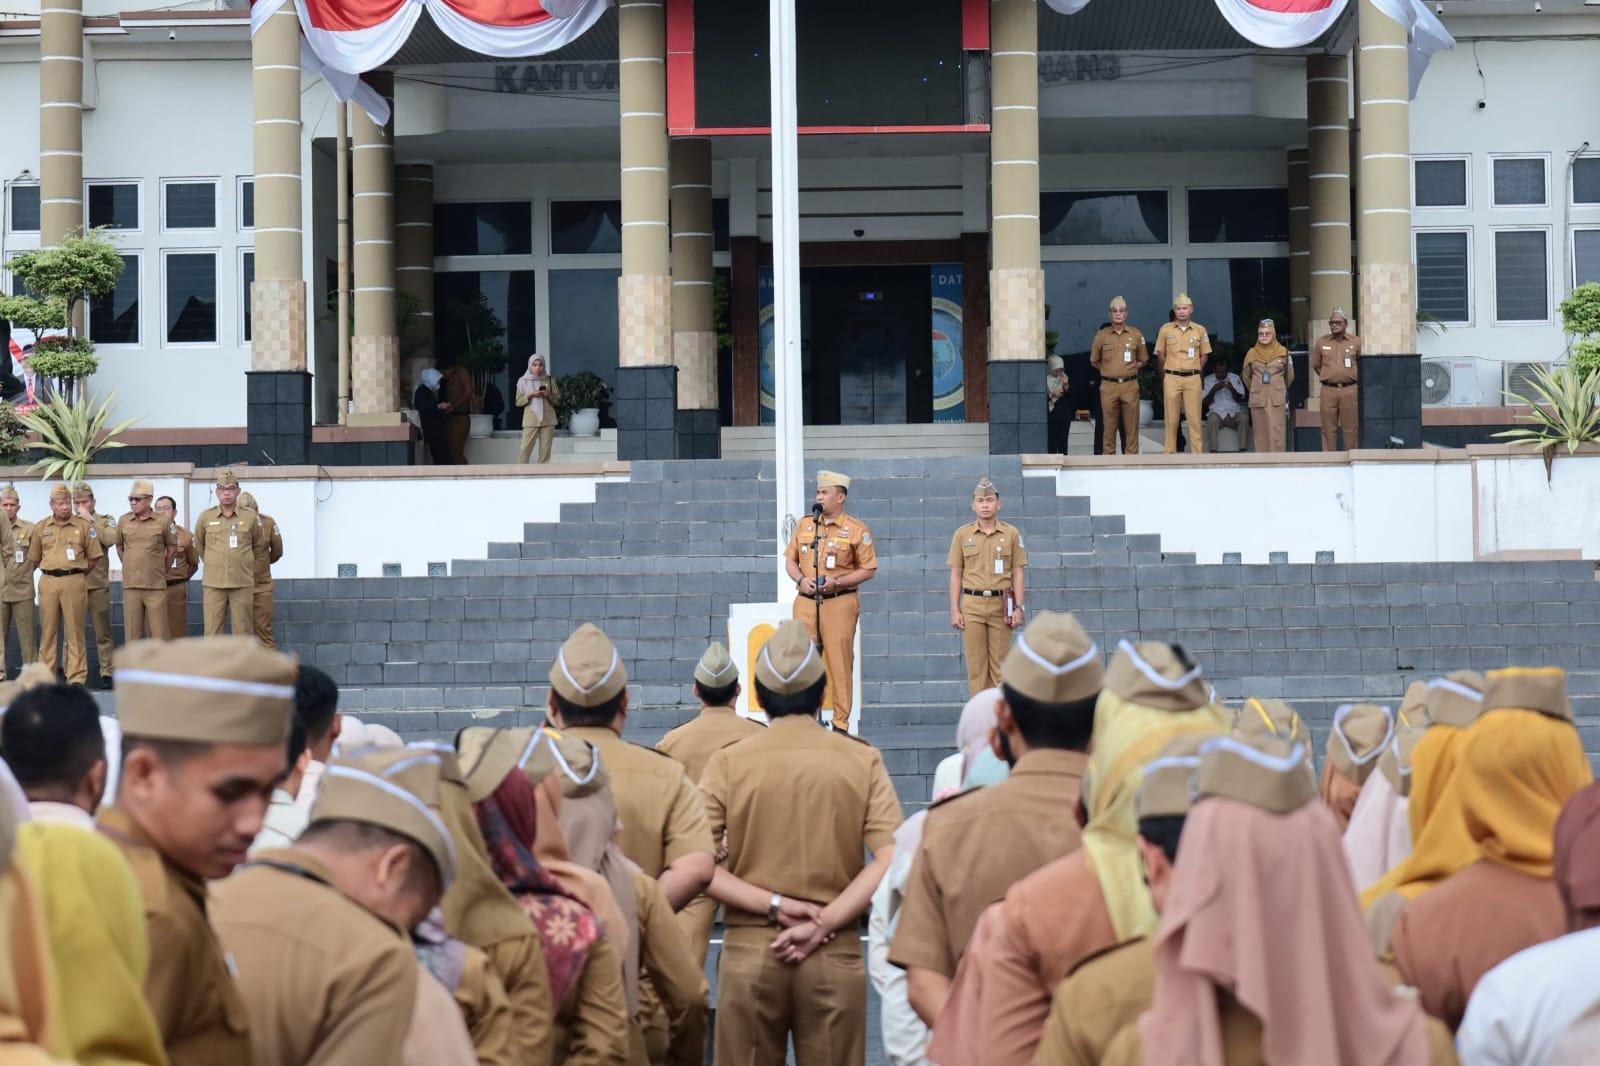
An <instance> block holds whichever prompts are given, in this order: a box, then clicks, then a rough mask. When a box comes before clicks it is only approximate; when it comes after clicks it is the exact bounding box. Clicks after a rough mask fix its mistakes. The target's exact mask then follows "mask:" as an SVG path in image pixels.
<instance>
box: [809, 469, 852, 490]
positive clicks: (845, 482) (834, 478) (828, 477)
mask: <svg viewBox="0 0 1600 1066" xmlns="http://www.w3.org/2000/svg"><path fill="white" fill-rule="evenodd" d="M817 488H819V489H835V488H837V489H844V490H845V491H846V492H849V491H850V477H849V475H848V474H840V473H837V472H835V471H833V470H818V471H817Z"/></svg>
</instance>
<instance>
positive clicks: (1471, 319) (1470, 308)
mask: <svg viewBox="0 0 1600 1066" xmlns="http://www.w3.org/2000/svg"><path fill="white" fill-rule="evenodd" d="M1419 233H1464V234H1466V235H1467V318H1466V321H1464V322H1450V321H1445V322H1443V324H1444V325H1446V326H1471V325H1473V324H1474V323H1475V322H1476V321H1477V317H1478V301H1477V300H1476V299H1475V297H1476V295H1477V293H1476V290H1475V288H1474V286H1473V284H1472V282H1473V278H1474V277H1475V276H1476V274H1477V270H1476V264H1477V260H1476V259H1474V258H1473V256H1474V255H1475V254H1476V251H1475V249H1474V247H1473V245H1474V240H1473V238H1474V236H1475V230H1474V229H1473V227H1471V226H1417V227H1416V228H1414V229H1413V230H1412V231H1411V262H1412V264H1413V266H1415V265H1416V263H1417V234H1419Z"/></svg>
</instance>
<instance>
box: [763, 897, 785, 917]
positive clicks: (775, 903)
mask: <svg viewBox="0 0 1600 1066" xmlns="http://www.w3.org/2000/svg"><path fill="white" fill-rule="evenodd" d="M782 908H783V897H782V896H781V895H779V894H778V893H776V892H774V893H773V894H772V901H771V902H769V903H768V904H767V921H769V922H776V921H777V920H778V912H779V911H780V910H781V909H782Z"/></svg>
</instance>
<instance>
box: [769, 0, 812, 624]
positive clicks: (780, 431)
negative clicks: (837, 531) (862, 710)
mask: <svg viewBox="0 0 1600 1066" xmlns="http://www.w3.org/2000/svg"><path fill="white" fill-rule="evenodd" d="M794 7H795V5H794V0H769V41H768V68H769V71H770V75H771V89H770V96H771V116H770V119H769V121H770V122H771V125H772V310H773V323H772V346H773V353H772V362H773V380H774V386H775V388H774V392H775V394H776V395H775V398H774V399H775V404H774V406H775V408H776V410H775V412H774V420H773V421H774V425H773V430H774V433H773V440H774V444H775V449H774V454H775V456H776V459H777V513H776V516H775V517H776V520H777V535H778V546H779V548H780V553H779V555H778V560H777V565H778V573H777V588H778V601H779V602H780V603H784V602H789V601H791V600H793V599H794V592H795V590H794V582H792V581H791V580H789V576H788V573H787V571H786V569H785V567H784V560H783V556H782V554H781V549H782V547H783V546H784V545H786V544H787V543H788V539H789V533H790V531H791V530H792V529H793V528H794V523H795V521H796V520H797V518H798V516H799V515H801V514H802V513H804V511H805V411H804V408H803V407H802V405H801V366H800V177H799V166H798V157H799V154H800V146H799V136H798V133H797V126H798V116H797V113H796V108H795V15H794Z"/></svg>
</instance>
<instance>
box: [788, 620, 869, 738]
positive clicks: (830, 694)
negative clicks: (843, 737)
mask: <svg viewBox="0 0 1600 1066" xmlns="http://www.w3.org/2000/svg"><path fill="white" fill-rule="evenodd" d="M794 617H795V620H796V621H798V622H799V623H800V624H801V625H803V626H805V627H806V632H808V633H810V634H811V639H813V640H815V639H816V637H817V601H816V600H815V599H814V598H813V597H810V596H797V597H795V601H794ZM860 617H861V597H860V596H859V595H858V594H857V593H854V592H847V593H845V594H844V595H842V596H828V597H826V598H824V599H823V601H822V663H823V665H824V666H826V667H827V669H828V690H827V693H826V694H824V696H823V701H822V705H823V706H824V707H832V708H833V727H834V728H835V729H839V730H845V729H848V728H849V727H850V708H851V706H852V704H853V702H854V697H855V688H854V683H853V680H852V679H853V678H854V676H855V654H856V622H857V620H858V619H860Z"/></svg>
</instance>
